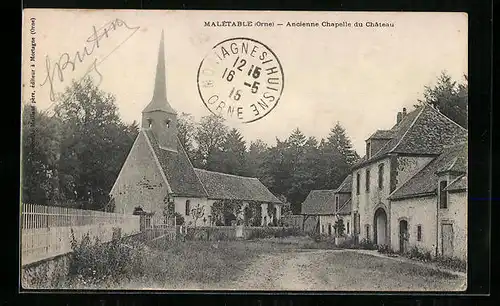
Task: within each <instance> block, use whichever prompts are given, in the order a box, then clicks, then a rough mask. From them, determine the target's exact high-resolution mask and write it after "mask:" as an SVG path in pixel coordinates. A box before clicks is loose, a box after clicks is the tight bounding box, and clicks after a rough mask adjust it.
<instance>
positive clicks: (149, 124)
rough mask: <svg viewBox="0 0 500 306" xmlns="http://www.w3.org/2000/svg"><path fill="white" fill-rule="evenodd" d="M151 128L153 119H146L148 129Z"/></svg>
mask: <svg viewBox="0 0 500 306" xmlns="http://www.w3.org/2000/svg"><path fill="white" fill-rule="evenodd" d="M152 126H153V119H151V118H148V128H151V127H152Z"/></svg>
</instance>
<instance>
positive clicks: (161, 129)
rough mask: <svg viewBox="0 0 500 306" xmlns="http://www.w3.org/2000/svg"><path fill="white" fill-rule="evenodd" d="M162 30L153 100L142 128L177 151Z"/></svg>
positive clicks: (175, 126) (163, 147) (175, 116)
mask: <svg viewBox="0 0 500 306" xmlns="http://www.w3.org/2000/svg"><path fill="white" fill-rule="evenodd" d="M163 40H164V38H163V30H162V31H161V39H160V47H159V51H158V61H157V64H156V76H155V84H154V89H153V98H152V99H151V102H149V104H148V105H147V106H146V108H144V110H143V111H142V128H145V129H151V130H152V132H153V134H154V136H155V137H156V139H157V141H158V143H159V145H160V147H161V148H162V149H165V150H170V151H177V113H176V112H175V110H174V109H173V108H172V106H170V104H169V103H168V100H167V89H166V77H165V47H164V42H163Z"/></svg>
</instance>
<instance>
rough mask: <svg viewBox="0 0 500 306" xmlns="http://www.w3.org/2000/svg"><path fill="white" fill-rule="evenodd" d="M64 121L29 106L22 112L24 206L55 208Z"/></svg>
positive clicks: (57, 201) (60, 197)
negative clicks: (49, 206) (30, 204)
mask: <svg viewBox="0 0 500 306" xmlns="http://www.w3.org/2000/svg"><path fill="white" fill-rule="evenodd" d="M61 138H62V134H61V122H60V121H59V120H57V118H51V117H49V116H47V115H46V114H44V113H41V112H39V111H38V110H37V109H36V108H35V107H33V106H29V105H25V106H24V107H23V112H22V149H21V150H22V151H21V153H22V167H21V168H22V177H21V179H22V194H21V200H22V202H24V203H33V204H39V205H55V204H59V203H60V202H61V201H62V200H64V194H63V193H62V192H61V190H60V187H59V172H58V163H59V158H60V153H59V146H60V143H61Z"/></svg>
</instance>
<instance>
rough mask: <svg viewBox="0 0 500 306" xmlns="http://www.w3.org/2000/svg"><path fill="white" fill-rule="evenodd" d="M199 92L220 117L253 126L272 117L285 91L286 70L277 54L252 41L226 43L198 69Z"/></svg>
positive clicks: (206, 103) (214, 49)
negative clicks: (267, 117)
mask: <svg viewBox="0 0 500 306" xmlns="http://www.w3.org/2000/svg"><path fill="white" fill-rule="evenodd" d="M197 83H198V92H199V94H200V97H201V100H202V101H203V103H204V104H205V106H206V107H207V108H208V109H209V110H210V112H212V113H213V114H216V115H221V116H223V117H225V118H226V119H229V120H236V121H239V122H242V123H249V122H253V121H256V120H259V119H261V118H263V117H264V116H266V115H267V114H269V112H271V111H272V110H273V109H274V108H275V107H276V105H277V104H278V101H279V99H280V97H281V94H282V92H283V88H284V75H283V67H282V66H281V63H280V61H279V59H278V57H277V56H276V54H275V53H274V52H273V51H272V50H271V49H269V47H267V46H266V45H264V44H263V43H261V42H259V41H257V40H254V39H250V38H243V37H239V38H231V39H227V40H224V41H222V42H220V43H218V44H217V45H215V47H213V48H212V50H211V51H210V52H209V54H208V55H207V56H206V57H205V58H204V59H203V60H202V61H201V63H200V67H199V68H198V76H197Z"/></svg>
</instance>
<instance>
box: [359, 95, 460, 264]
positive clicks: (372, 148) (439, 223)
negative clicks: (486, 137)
mask: <svg viewBox="0 0 500 306" xmlns="http://www.w3.org/2000/svg"><path fill="white" fill-rule="evenodd" d="M466 141H467V130H466V129H464V128H462V127H461V126H459V125H458V124H456V123H455V122H453V121H452V120H450V119H449V118H448V117H446V116H445V115H443V114H442V113H440V112H439V111H438V110H437V109H435V108H433V107H432V106H430V105H423V106H420V107H418V108H416V109H415V110H414V111H412V112H410V113H406V109H403V112H400V113H398V115H397V121H396V125H394V126H393V127H392V128H391V129H390V130H378V131H376V132H375V133H373V134H372V136H370V137H369V138H368V139H367V140H366V155H365V156H364V157H363V158H362V159H361V161H360V162H358V163H357V164H356V165H355V166H354V167H353V172H352V175H353V183H352V192H351V199H352V218H353V220H354V222H353V223H354V228H353V229H354V233H355V235H356V237H357V238H358V239H367V240H370V241H372V242H374V243H375V244H378V245H390V246H391V247H392V248H393V249H394V250H400V251H407V250H408V249H409V248H410V247H411V246H417V247H420V248H423V249H424V250H427V251H430V252H432V254H433V255H443V254H444V255H449V256H451V255H453V256H456V257H464V254H466V243H464V239H466V238H465V237H466V228H467V225H466V220H467V218H466V215H467V209H466V208H467V201H466V189H467V187H466V184H465V182H466V178H464V177H466V172H467V166H466V165H467V156H466V155H464V154H465V153H464V152H466V148H467V145H466ZM456 160H459V162H456V163H454V162H453V161H456ZM446 166H449V168H446ZM445 198H446V200H444V199H445ZM443 201H445V202H446V203H448V204H440V203H441V202H443ZM452 201H453V202H452ZM459 203H461V204H459Z"/></svg>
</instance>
